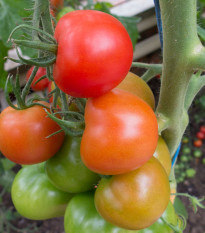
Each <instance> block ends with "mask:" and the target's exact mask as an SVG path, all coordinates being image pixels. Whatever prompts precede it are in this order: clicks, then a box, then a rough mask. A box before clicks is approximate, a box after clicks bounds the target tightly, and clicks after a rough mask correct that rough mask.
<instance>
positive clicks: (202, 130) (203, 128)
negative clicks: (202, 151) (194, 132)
mask: <svg viewBox="0 0 205 233" xmlns="http://www.w3.org/2000/svg"><path fill="white" fill-rule="evenodd" d="M200 131H201V132H202V133H204V134H205V126H204V125H202V126H201V127H200Z"/></svg>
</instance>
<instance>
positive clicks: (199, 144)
mask: <svg viewBox="0 0 205 233" xmlns="http://www.w3.org/2000/svg"><path fill="white" fill-rule="evenodd" d="M193 144H194V146H195V147H201V146H202V144H203V143H202V140H200V139H197V140H195V141H194V143H193Z"/></svg>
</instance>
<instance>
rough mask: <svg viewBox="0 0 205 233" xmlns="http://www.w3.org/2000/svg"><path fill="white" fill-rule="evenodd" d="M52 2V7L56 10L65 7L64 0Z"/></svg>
mask: <svg viewBox="0 0 205 233" xmlns="http://www.w3.org/2000/svg"><path fill="white" fill-rule="evenodd" d="M50 3H51V7H52V8H53V9H54V10H57V9H58V8H62V7H63V3H64V0H50Z"/></svg>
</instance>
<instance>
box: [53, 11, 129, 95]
mask: <svg viewBox="0 0 205 233" xmlns="http://www.w3.org/2000/svg"><path fill="white" fill-rule="evenodd" d="M90 35H92V37H91V36H90ZM55 38H56V40H57V43H58V51H57V57H56V63H55V64H54V73H53V75H54V80H55V82H56V84H57V86H58V87H59V88H60V89H61V90H62V91H63V92H65V93H67V94H69V95H71V96H75V97H94V96H100V95H102V94H104V93H105V92H108V91H109V90H111V89H112V88H114V87H116V86H117V85H118V84H119V83H120V82H121V81H122V80H123V79H124V78H125V76H126V74H127V73H128V71H129V69H130V66H131V63H132V58H133V47H132V42H131V39H130V37H129V35H128V33H127V31H126V29H125V28H124V26H123V25H122V24H121V23H120V22H119V21H118V20H117V19H115V18H114V17H113V16H111V15H108V14H106V13H103V12H99V11H94V10H78V11H73V12H70V13H68V14H66V15H64V16H63V17H62V18H61V19H60V20H59V22H58V23H57V26H56V29H55ZM88 38H89V39H88Z"/></svg>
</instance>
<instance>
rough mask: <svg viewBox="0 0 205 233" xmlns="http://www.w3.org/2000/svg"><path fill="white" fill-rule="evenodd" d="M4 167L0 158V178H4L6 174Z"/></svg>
mask: <svg viewBox="0 0 205 233" xmlns="http://www.w3.org/2000/svg"><path fill="white" fill-rule="evenodd" d="M4 171H5V170H4V166H3V163H2V159H1V158H0V176H2V175H3V174H4Z"/></svg>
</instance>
